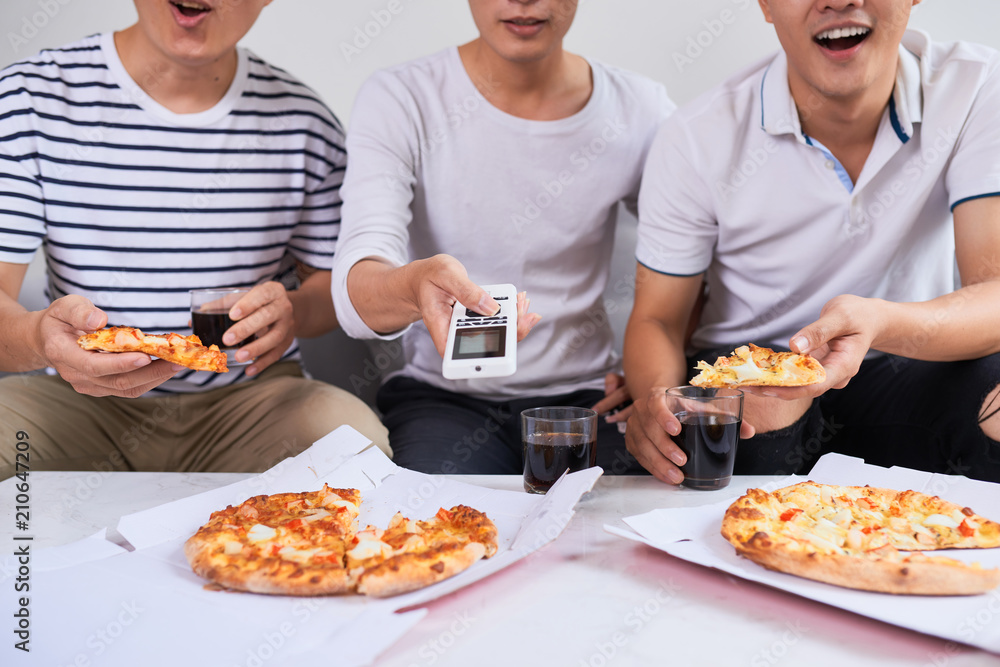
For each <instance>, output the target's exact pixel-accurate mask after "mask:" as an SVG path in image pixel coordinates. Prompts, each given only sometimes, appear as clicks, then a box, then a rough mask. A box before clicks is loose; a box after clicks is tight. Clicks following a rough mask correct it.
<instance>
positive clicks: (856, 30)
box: [813, 26, 872, 51]
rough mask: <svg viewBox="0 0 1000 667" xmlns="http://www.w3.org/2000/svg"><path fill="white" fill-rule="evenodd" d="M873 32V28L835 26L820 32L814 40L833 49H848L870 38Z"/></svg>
mask: <svg viewBox="0 0 1000 667" xmlns="http://www.w3.org/2000/svg"><path fill="white" fill-rule="evenodd" d="M871 32H872V31H871V28H862V27H860V26H849V27H847V28H833V29H832V30H824V31H823V32H821V33H819V34H818V35H816V36H815V37H813V41H814V42H816V43H817V44H819V45H820V46H822V47H823V48H825V49H829V50H831V51H846V50H847V49H851V48H854V47H855V46H857V45H858V44H860V43H861V42H863V41H865V40H866V39H868V35H870V34H871Z"/></svg>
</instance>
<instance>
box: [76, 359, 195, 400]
mask: <svg viewBox="0 0 1000 667" xmlns="http://www.w3.org/2000/svg"><path fill="white" fill-rule="evenodd" d="M119 354H120V355H121V356H124V355H126V354H132V353H131V352H124V353H114V352H112V353H109V354H108V355H105V356H111V355H119ZM147 358H148V357H147ZM176 374H177V370H176V369H175V366H174V364H171V363H169V362H166V361H163V360H162V359H157V360H156V361H154V362H152V363H150V364H149V365H148V366H145V367H143V368H140V369H131V370H128V371H126V372H122V373H118V374H114V375H103V376H86V375H83V376H76V377H74V376H72V375H70V377H66V378H65V379H66V381H67V382H70V384H72V385H73V387H74V388H76V389H77V391H81V393H87V394H89V395H91V396H120V397H123V398H135V397H137V396H141V395H142V394H144V393H146V392H147V391H149V390H150V389H152V388H154V387H156V386H158V385H160V384H163V383H164V382H166V381H167V380H169V379H170V378H172V377H173V376H174V375H176Z"/></svg>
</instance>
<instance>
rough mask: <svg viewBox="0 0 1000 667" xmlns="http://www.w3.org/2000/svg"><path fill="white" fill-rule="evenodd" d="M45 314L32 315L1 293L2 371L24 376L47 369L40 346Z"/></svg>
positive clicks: (35, 313) (0, 344)
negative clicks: (39, 336)
mask: <svg viewBox="0 0 1000 667" xmlns="http://www.w3.org/2000/svg"><path fill="white" fill-rule="evenodd" d="M41 317H42V311H38V312H31V311H28V310H27V309H25V308H24V306H22V305H21V304H19V303H18V302H17V301H14V300H13V299H11V298H10V297H8V296H6V295H4V294H2V293H0V323H2V325H0V371H3V372H6V373H23V372H25V371H33V370H37V369H39V368H45V367H46V366H48V365H49V364H48V362H47V361H46V359H45V356H44V354H43V352H42V348H41V346H40V345H39V343H40V341H39V340H38V331H39V320H40V319H41Z"/></svg>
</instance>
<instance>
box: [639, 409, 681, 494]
mask: <svg viewBox="0 0 1000 667" xmlns="http://www.w3.org/2000/svg"><path fill="white" fill-rule="evenodd" d="M649 435H650V434H649V433H647V432H646V431H645V430H644V429H643V421H642V420H641V419H640V418H639V417H638V416H634V417H633V418H632V419H631V420H629V423H628V427H627V429H626V431H625V442H626V446H627V449H628V451H629V452H631V453H632V455H633V456H634V457H635V458H636V460H637V461H638V462H639V464H640V465H642V467H643V468H645V469H646V470H648V471H649V473H650V474H651V475H653V476H654V477H656V478H657V479H658V480H660V481H661V482H666V483H667V484H680V483H681V482H682V481H684V473H682V472H681V471H680V469H679V468H678V467H677V466H676V465H675V464H674V463H673V462H671V461H670V459H668V458H667V457H666V456H664V455H663V452H661V451H660V448H659V447H658V446H657V444H656V443H655V442H654V440H653V439H651V438H650V437H649Z"/></svg>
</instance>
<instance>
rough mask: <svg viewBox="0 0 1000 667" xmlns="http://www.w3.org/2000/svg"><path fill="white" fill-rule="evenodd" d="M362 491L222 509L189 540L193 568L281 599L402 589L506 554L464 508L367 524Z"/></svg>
mask: <svg viewBox="0 0 1000 667" xmlns="http://www.w3.org/2000/svg"><path fill="white" fill-rule="evenodd" d="M360 505H361V494H360V492H359V491H358V490H357V489H334V488H331V487H329V486H327V485H325V484H324V485H323V488H322V489H320V490H319V491H311V492H301V493H279V494H274V495H270V496H254V497H253V498H250V499H248V500H246V501H244V502H243V503H241V504H240V505H238V506H236V507H233V506H231V505H230V506H229V507H227V508H226V509H224V510H220V511H218V512H214V513H212V515H211V517H210V518H209V521H208V523H206V524H205V525H204V526H202V527H201V528H199V529H198V532H196V533H195V534H194V535H193V536H192V537H191V538H189V539H188V540H187V542H186V543H185V545H184V553H185V555H186V556H187V559H188V562H189V563H190V565H191V568H192V569H193V570H194V572H195V573H196V574H198V575H199V576H201V577H203V578H205V579H208V580H209V581H211V582H213V583H215V584H218V585H220V586H223V587H225V588H230V589H235V590H242V591H249V592H253V593H269V594H276V595H336V594H342V593H360V594H363V595H370V596H375V597H385V596H390V595H398V594H400V593H405V592H408V591H412V590H416V589H419V588H423V587H424V586H429V585H431V584H433V583H436V582H438V581H442V580H444V579H447V578H448V577H451V576H453V575H455V574H457V573H459V572H461V571H463V570H465V569H466V568H468V567H469V566H471V565H472V564H473V563H475V562H476V561H478V560H480V559H481V558H489V557H490V556H492V555H493V554H494V553H496V550H497V529H496V526H495V525H494V524H493V522H492V521H491V520H490V519H489V518H488V517H487V516H486V515H485V514H483V513H482V512H480V511H478V510H475V509H472V508H471V507H466V506H464V505H458V506H455V507H452V508H451V509H450V510H446V509H444V508H441V509H440V510H438V512H437V514H435V515H434V516H433V517H431V518H429V519H424V520H412V519H408V518H406V517H404V516H403V515H402V514H400V513H397V514H396V515H395V516H394V517H393V518H392V519H391V520H390V521H389V524H388V526H387V527H386V528H385V529H380V528H377V527H375V526H367V527H365V528H364V529H361V530H359V529H358V525H357V518H358V513H359V510H360Z"/></svg>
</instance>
